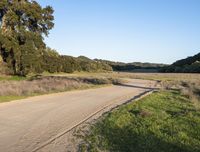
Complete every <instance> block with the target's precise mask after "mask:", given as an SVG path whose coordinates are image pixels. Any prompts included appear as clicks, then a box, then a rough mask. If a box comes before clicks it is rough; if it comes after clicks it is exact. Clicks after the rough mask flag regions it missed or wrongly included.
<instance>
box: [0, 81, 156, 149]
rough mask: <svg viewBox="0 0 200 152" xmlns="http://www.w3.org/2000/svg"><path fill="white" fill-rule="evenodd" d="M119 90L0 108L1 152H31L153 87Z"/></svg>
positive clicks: (59, 96) (141, 83)
mask: <svg viewBox="0 0 200 152" xmlns="http://www.w3.org/2000/svg"><path fill="white" fill-rule="evenodd" d="M152 83H153V82H151V81H146V80H145V81H144V80H131V82H130V83H128V84H125V85H122V86H108V87H103V88H97V89H88V90H83V91H72V92H65V93H58V94H52V95H44V96H38V97H32V98H28V99H23V100H20V101H14V102H10V103H2V104H0V152H31V151H33V150H34V149H37V148H38V147H40V146H41V145H43V144H44V143H45V142H47V141H49V140H50V139H53V138H54V137H56V136H57V135H59V134H60V133H62V132H64V131H66V129H69V128H71V127H73V126H74V125H76V124H78V123H79V122H80V121H82V120H84V119H85V118H87V117H88V116H90V115H91V114H93V113H95V112H96V111H98V110H99V109H101V108H103V107H105V106H107V105H109V104H116V103H117V102H121V101H122V100H123V101H125V100H128V99H131V98H132V97H134V96H136V95H139V94H141V93H143V92H144V91H146V90H148V89H149V88H146V87H150V86H152Z"/></svg>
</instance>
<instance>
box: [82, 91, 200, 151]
mask: <svg viewBox="0 0 200 152" xmlns="http://www.w3.org/2000/svg"><path fill="white" fill-rule="evenodd" d="M199 104H200V103H199ZM81 149H82V151H86V149H87V150H88V151H97V150H102V151H119V152H124V151H126V152H144V151H147V152H161V151H162V152H178V151H180V152H199V151H200V110H198V109H196V106H194V105H193V103H192V102H191V101H190V100H189V99H188V98H186V97H185V96H182V95H181V94H180V93H179V92H177V91H163V92H157V93H153V94H151V95H149V96H147V97H145V98H143V99H141V100H139V101H136V102H133V103H131V104H129V105H126V106H123V107H121V108H119V109H118V110H115V111H113V112H111V113H110V114H108V115H107V116H105V118H103V119H102V120H99V121H98V122H97V123H96V124H95V125H94V126H93V127H91V132H90V133H89V135H87V136H86V137H85V143H84V144H82V145H81Z"/></svg>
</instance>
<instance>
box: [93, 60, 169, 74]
mask: <svg viewBox="0 0 200 152" xmlns="http://www.w3.org/2000/svg"><path fill="white" fill-rule="evenodd" d="M95 60H96V61H99V62H101V63H105V64H108V65H110V66H111V67H112V69H113V71H132V72H137V71H143V72H158V71H159V70H160V69H161V68H162V67H165V66H166V65H165V64H157V63H142V62H132V63H123V62H113V61H108V60H100V59H95Z"/></svg>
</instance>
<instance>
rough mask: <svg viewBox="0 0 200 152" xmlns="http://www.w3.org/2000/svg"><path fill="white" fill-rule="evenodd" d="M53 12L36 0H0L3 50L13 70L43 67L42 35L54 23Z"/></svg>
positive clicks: (22, 71) (21, 72)
mask: <svg viewBox="0 0 200 152" xmlns="http://www.w3.org/2000/svg"><path fill="white" fill-rule="evenodd" d="M53 12H54V11H53V9H52V7H50V6H47V7H45V8H42V7H41V6H40V5H39V4H38V3H37V2H36V1H34V0H1V1H0V54H1V56H2V58H3V61H4V62H6V63H7V64H8V66H9V67H10V68H11V69H12V71H13V74H19V75H26V74H27V73H28V72H29V70H31V71H36V72H37V71H39V70H40V69H41V64H40V62H41V58H42V54H43V51H42V50H44V48H45V43H44V42H43V36H48V34H49V30H51V29H52V28H53V26H54V23H53V20H54V17H53Z"/></svg>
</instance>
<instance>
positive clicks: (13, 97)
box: [0, 96, 26, 103]
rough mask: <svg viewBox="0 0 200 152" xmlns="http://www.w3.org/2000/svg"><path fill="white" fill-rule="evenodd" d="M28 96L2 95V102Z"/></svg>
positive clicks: (0, 101)
mask: <svg viewBox="0 0 200 152" xmlns="http://www.w3.org/2000/svg"><path fill="white" fill-rule="evenodd" d="M24 98H26V96H0V103H3V102H9V101H12V100H19V99H24Z"/></svg>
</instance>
